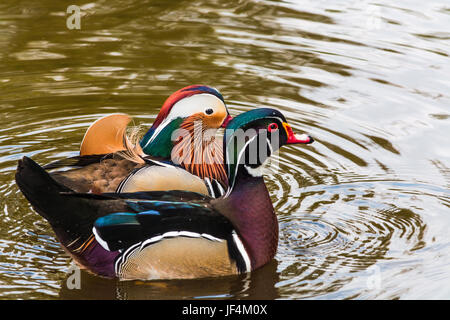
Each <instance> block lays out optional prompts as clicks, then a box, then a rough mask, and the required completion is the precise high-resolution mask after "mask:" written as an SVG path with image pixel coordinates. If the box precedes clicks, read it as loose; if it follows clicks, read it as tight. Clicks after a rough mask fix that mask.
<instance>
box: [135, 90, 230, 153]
mask: <svg viewBox="0 0 450 320" xmlns="http://www.w3.org/2000/svg"><path fill="white" fill-rule="evenodd" d="M186 119H192V121H198V120H201V121H202V122H203V125H204V127H205V128H206V129H217V128H220V127H223V126H224V125H226V124H227V123H228V122H229V121H230V119H231V116H230V114H229V112H228V108H227V106H226V104H225V100H224V98H223V96H222V94H221V93H220V92H219V91H218V90H217V89H215V88H212V87H209V86H206V85H190V86H187V87H184V88H182V89H179V90H177V91H175V92H174V93H173V94H171V95H170V96H169V97H168V98H167V100H166V101H165V102H164V104H163V106H162V108H161V110H160V112H159V113H158V116H157V117H156V119H155V121H154V122H153V125H152V127H151V128H150V129H149V131H148V132H147V133H146V134H145V136H144V137H143V139H142V140H141V147H142V148H143V150H144V152H145V153H146V154H151V150H149V149H152V148H153V149H154V148H155V146H153V147H152V148H150V145H151V143H152V142H154V141H155V139H156V137H157V136H158V135H159V134H161V133H162V132H163V131H164V130H165V132H164V133H165V135H167V136H170V135H171V133H172V132H173V131H174V130H176V129H177V128H179V127H180V125H181V123H183V122H184V121H186ZM166 140H168V138H167V139H164V141H165V142H166ZM165 144H166V143H165ZM157 148H158V149H161V148H162V147H161V145H159V146H157ZM164 148H165V149H169V148H168V147H167V146H166V145H165V146H164ZM166 152H169V153H170V150H166Z"/></svg>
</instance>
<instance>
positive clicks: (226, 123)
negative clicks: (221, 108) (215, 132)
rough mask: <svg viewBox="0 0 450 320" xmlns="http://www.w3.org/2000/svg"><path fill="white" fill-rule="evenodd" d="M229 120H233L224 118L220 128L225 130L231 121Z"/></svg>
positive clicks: (228, 116) (229, 117)
mask: <svg viewBox="0 0 450 320" xmlns="http://www.w3.org/2000/svg"><path fill="white" fill-rule="evenodd" d="M231 119H233V117H232V116H230V115H227V117H226V118H225V120H223V123H222V125H221V126H220V127H221V128H226V127H227V125H228V123H229V122H230V121H231Z"/></svg>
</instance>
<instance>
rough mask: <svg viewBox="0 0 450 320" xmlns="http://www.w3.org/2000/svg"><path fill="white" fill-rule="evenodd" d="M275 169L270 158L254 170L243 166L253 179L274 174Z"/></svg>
mask: <svg viewBox="0 0 450 320" xmlns="http://www.w3.org/2000/svg"><path fill="white" fill-rule="evenodd" d="M275 167H276V165H274V163H273V161H272V160H271V158H267V159H266V161H264V163H263V164H262V165H260V166H259V167H256V168H252V167H249V166H246V165H244V168H245V169H246V170H247V172H248V174H249V175H251V176H252V177H255V178H256V177H262V176H264V175H270V174H272V173H274V171H275Z"/></svg>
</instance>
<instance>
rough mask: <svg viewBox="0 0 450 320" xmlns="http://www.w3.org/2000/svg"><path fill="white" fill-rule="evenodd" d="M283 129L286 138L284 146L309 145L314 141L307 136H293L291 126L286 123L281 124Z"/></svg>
mask: <svg viewBox="0 0 450 320" xmlns="http://www.w3.org/2000/svg"><path fill="white" fill-rule="evenodd" d="M283 127H284V128H285V129H286V133H287V136H288V138H287V141H286V144H298V143H302V144H309V143H313V142H314V139H313V138H312V137H311V136H309V135H307V134H295V133H294V131H292V128H291V126H290V125H289V124H287V123H286V122H283Z"/></svg>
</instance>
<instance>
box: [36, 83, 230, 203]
mask: <svg viewBox="0 0 450 320" xmlns="http://www.w3.org/2000/svg"><path fill="white" fill-rule="evenodd" d="M230 119H231V116H230V115H229V113H228V109H227V107H226V105H225V101H224V99H223V97H222V95H221V94H220V93H219V92H218V91H217V90H216V89H214V88H211V87H207V86H203V85H192V86H188V87H185V88H182V89H180V90H178V91H176V92H175V93H173V94H172V95H171V96H170V97H169V98H168V99H167V100H166V101H165V103H164V104H163V106H162V108H161V110H160V112H159V114H158V116H157V118H156V119H155V122H154V123H153V125H152V126H151V128H150V129H149V130H148V132H147V133H146V134H145V135H144V136H143V138H142V139H141V140H140V142H138V143H136V145H133V143H132V142H131V141H130V139H129V138H128V137H127V135H126V127H127V125H128V123H129V122H130V117H129V116H127V115H125V114H113V115H109V116H106V117H103V118H101V119H99V120H97V121H95V122H94V123H93V124H92V125H91V126H90V127H89V129H88V130H87V132H86V134H85V136H84V138H83V141H82V143H81V148H80V156H77V157H72V158H68V159H63V160H59V161H56V162H53V163H50V164H49V165H47V166H44V168H46V169H55V168H60V167H65V166H69V167H78V168H76V169H72V170H67V171H59V172H53V173H51V175H52V177H53V178H54V179H55V180H57V181H58V182H60V183H61V184H63V185H65V186H67V187H69V188H70V189H72V190H73V191H76V192H93V193H102V192H136V191H155V190H157V191H158V190H159V191H161V190H171V189H182V190H190V191H195V192H200V193H204V194H208V195H217V196H218V195H220V194H221V193H222V192H223V190H225V189H226V187H227V183H228V182H227V178H226V172H225V168H224V167H223V159H222V154H223V153H222V150H221V149H222V147H221V144H219V143H217V142H216V139H215V136H214V135H215V133H216V130H217V129H218V128H219V127H225V125H226V124H227V123H228V122H229V121H230ZM176 135H177V136H176ZM177 138H178V139H177ZM174 140H175V141H174ZM186 150H187V151H186ZM165 163H169V164H176V166H172V165H170V166H166V165H164V164H165ZM191 173H192V174H193V175H192V174H191Z"/></svg>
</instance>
